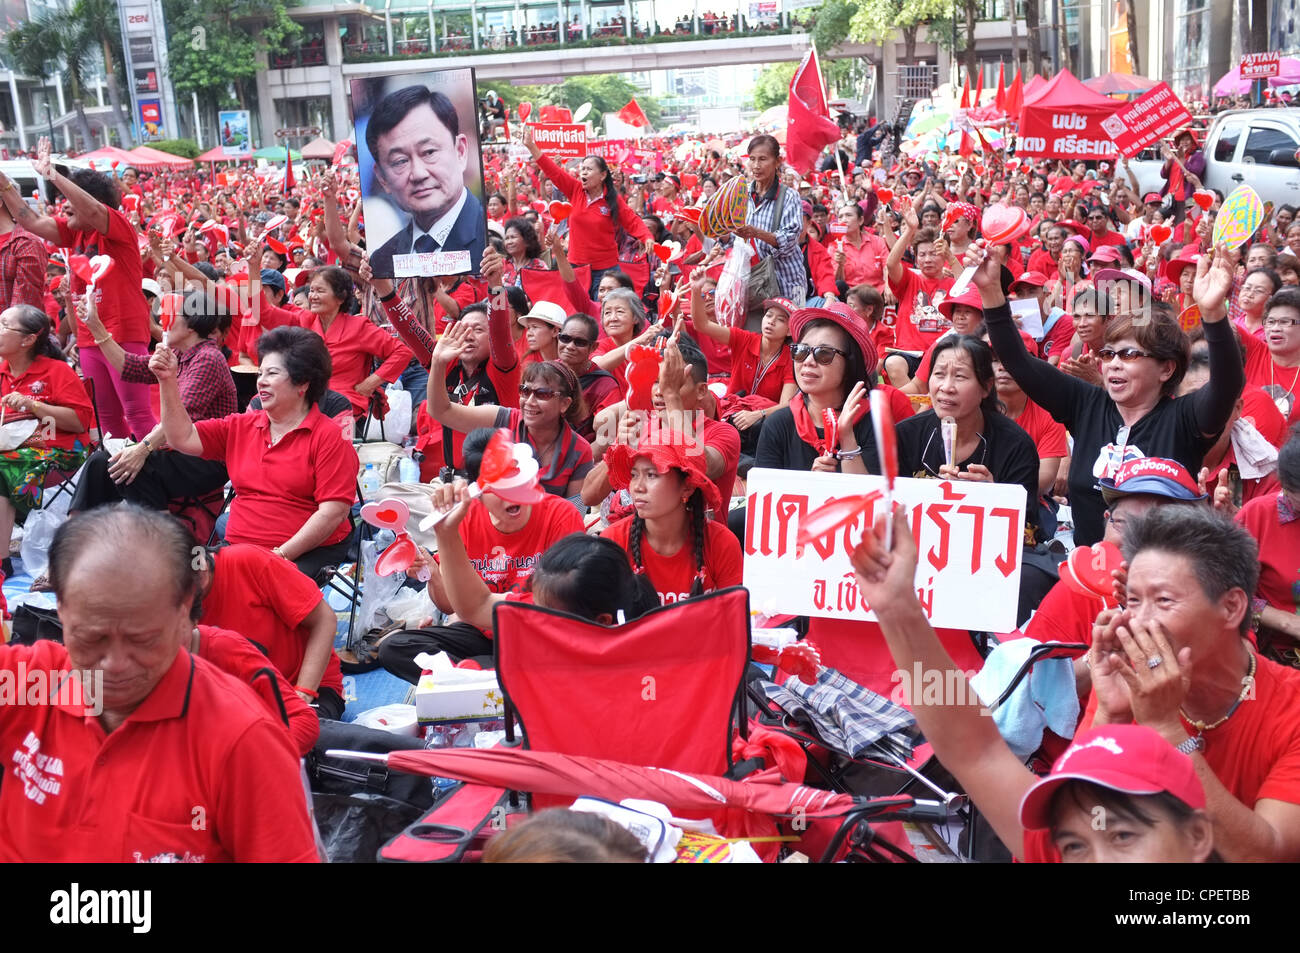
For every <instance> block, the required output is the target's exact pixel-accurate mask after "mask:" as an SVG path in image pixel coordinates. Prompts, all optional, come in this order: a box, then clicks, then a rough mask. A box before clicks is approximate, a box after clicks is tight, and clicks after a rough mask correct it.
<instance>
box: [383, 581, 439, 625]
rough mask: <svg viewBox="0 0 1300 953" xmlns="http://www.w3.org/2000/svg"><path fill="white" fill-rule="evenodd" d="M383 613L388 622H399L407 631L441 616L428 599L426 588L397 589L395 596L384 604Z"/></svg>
mask: <svg viewBox="0 0 1300 953" xmlns="http://www.w3.org/2000/svg"><path fill="white" fill-rule="evenodd" d="M383 612H384V615H386V616H388V620H389V621H390V622H401V623H402V624H403V625H404V626H406V628H408V629H414V628H415V627H416V626H418V625H419V624H420V623H421V622H423V621H424V620H425V619H437V618H438V616H439V615H441V613H440V612H439V611H438V607H437V606H435V605H434V604H433V600H432V599H430V598H429V590H428V589H427V588H421V589H398V590H397V594H396V595H395V596H394V597H393V598H392V599H389V600H388V601H387V602H386V603H384V606H383Z"/></svg>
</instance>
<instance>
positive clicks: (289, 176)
mask: <svg viewBox="0 0 1300 953" xmlns="http://www.w3.org/2000/svg"><path fill="white" fill-rule="evenodd" d="M284 161H285V162H286V163H287V165H285V167H284V194H285V195H288V194H289V193H290V192H292V191H293V185H294V182H293V153H292V152H290V151H289V144H288V143H287V142H286V143H285V144H284Z"/></svg>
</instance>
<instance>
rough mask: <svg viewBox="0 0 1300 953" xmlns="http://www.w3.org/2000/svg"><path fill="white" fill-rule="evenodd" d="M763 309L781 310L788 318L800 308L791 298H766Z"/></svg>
mask: <svg viewBox="0 0 1300 953" xmlns="http://www.w3.org/2000/svg"><path fill="white" fill-rule="evenodd" d="M763 308H764V310H766V309H767V308H780V309H781V310H782V311H784V312H785V316H786V317H787V318H788V317H790V315H792V314H794V313H795V312H796V311H798V310H799V306H798V305H797V304H795V303H794V302H793V301H791V300H790V299H789V298H764V299H763Z"/></svg>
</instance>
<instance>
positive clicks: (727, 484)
mask: <svg viewBox="0 0 1300 953" xmlns="http://www.w3.org/2000/svg"><path fill="white" fill-rule="evenodd" d="M700 413H701V415H702V414H703V411H700ZM698 438H699V439H700V440H702V441H703V442H704V446H705V447H706V448H707V447H712V448H713V449H714V450H716V451H717V452H718V453H719V454H721V455H722V473H721V474H719V475H718V478H717V479H716V480H714V481H713V485H714V486H715V487H717V488H718V498H719V499H721V500H722V512H721V513H714V514H713V518H714V519H715V520H716V521H718V522H720V523H723V524H725V523H726V522H727V506H728V504H729V503H730V502H731V489H732V487H733V486H735V483H736V470H737V468H738V467H739V466H740V431H739V430H737V429H736V428H735V427H733V426H731V424H729V423H725V422H724V421H721V420H714V419H713V418H711V417H704V416H701V417H700V430H699V435H698ZM728 585H730V583H728Z"/></svg>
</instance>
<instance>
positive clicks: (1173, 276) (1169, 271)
mask: <svg viewBox="0 0 1300 953" xmlns="http://www.w3.org/2000/svg"><path fill="white" fill-rule="evenodd" d="M1200 260H1201V248H1200V246H1199V245H1184V246H1183V247H1182V250H1181V251H1180V252H1179V253H1178V254H1177V255H1175V256H1174V257H1173V258H1170V259H1169V260H1168V261H1167V262H1165V263H1164V265H1162V266H1161V271H1163V272H1164V276H1165V278H1166V280H1168V281H1170V282H1172V283H1173V284H1175V285H1176V284H1178V277H1179V275H1181V274H1182V273H1183V269H1184V268H1186V267H1187V266H1188V265H1195V264H1196V263H1197V262H1198V261H1200Z"/></svg>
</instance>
